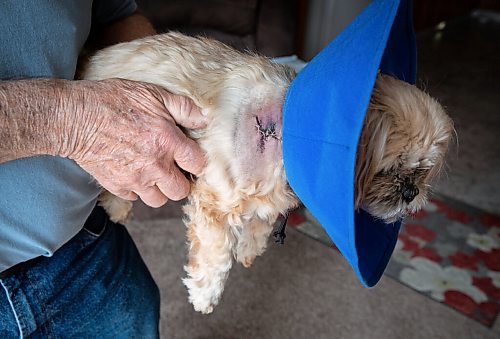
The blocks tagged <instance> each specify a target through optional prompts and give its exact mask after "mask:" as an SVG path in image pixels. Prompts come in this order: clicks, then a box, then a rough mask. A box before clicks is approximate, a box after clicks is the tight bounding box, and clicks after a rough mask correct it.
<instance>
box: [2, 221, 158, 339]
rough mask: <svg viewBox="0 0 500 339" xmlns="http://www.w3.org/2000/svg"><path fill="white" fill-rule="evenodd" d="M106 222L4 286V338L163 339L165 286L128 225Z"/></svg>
mask: <svg viewBox="0 0 500 339" xmlns="http://www.w3.org/2000/svg"><path fill="white" fill-rule="evenodd" d="M102 223H104V225H97V227H96V226H95V225H94V226H93V227H92V230H90V229H89V227H87V228H84V229H83V230H82V231H80V232H79V233H78V234H77V235H76V236H75V237H74V238H73V239H71V240H70V241H69V242H68V243H66V244H65V245H64V246H63V247H61V248H60V249H59V250H58V251H56V252H55V254H54V256H52V257H39V258H37V259H35V260H36V262H35V263H34V264H32V265H28V266H27V267H26V268H22V269H20V270H19V271H17V272H16V273H15V274H13V275H10V276H7V277H5V278H3V279H2V280H0V283H1V287H0V337H2V338H16V337H20V335H19V333H20V332H21V333H22V335H21V337H30V338H48V337H51V338H52V337H55V338H61V337H63V338H157V337H158V322H159V308H160V305H159V302H160V295H159V291H158V287H157V286H156V284H155V282H154V281H153V279H152V277H151V275H150V273H149V271H148V269H147V268H146V266H145V264H144V262H143V261H142V259H141V256H140V254H139V252H138V251H137V248H136V246H135V244H134V242H133V240H132V238H131V237H130V235H129V234H128V232H127V230H126V229H125V227H124V226H122V225H120V224H115V223H112V222H111V221H109V220H106V221H105V222H101V224H102ZM97 233H100V234H97Z"/></svg>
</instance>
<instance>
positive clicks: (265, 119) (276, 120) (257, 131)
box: [234, 98, 283, 180]
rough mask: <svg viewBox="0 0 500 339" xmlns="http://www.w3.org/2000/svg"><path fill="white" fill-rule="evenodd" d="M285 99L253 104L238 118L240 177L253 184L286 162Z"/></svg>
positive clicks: (236, 140)
mask: <svg viewBox="0 0 500 339" xmlns="http://www.w3.org/2000/svg"><path fill="white" fill-rule="evenodd" d="M282 101H283V100H282V99H277V98H273V99H271V100H269V101H268V102H265V103H257V104H251V105H250V106H249V107H247V108H246V110H245V112H244V113H243V114H241V115H240V116H239V117H238V120H237V121H238V123H237V124H236V132H235V140H234V142H235V149H237V150H238V152H237V153H236V158H237V160H238V163H239V164H240V173H243V174H244V176H245V177H247V178H248V179H249V180H259V179H260V178H262V177H264V176H266V175H267V174H268V173H269V171H270V167H272V166H274V165H273V164H274V163H275V162H276V161H280V160H281V158H282V152H281V132H282V120H281V115H282V114H281V110H282Z"/></svg>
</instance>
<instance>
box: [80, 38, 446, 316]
mask: <svg viewBox="0 0 500 339" xmlns="http://www.w3.org/2000/svg"><path fill="white" fill-rule="evenodd" d="M293 77H294V72H293V71H292V70H291V69H290V68H289V67H287V66H284V65H280V64H277V63H274V62H272V61H270V60H269V59H267V58H264V57H262V56H258V55H255V54H249V53H241V52H238V51H236V50H234V49H232V48H230V47H228V46H226V45H224V44H222V43H220V42H217V41H214V40H211V39H207V38H192V37H187V36H185V35H182V34H179V33H167V34H162V35H157V36H153V37H148V38H144V39H140V40H136V41H132V42H128V43H122V44H118V45H115V46H112V47H109V48H107V49H104V50H102V51H100V52H98V53H97V54H96V55H95V56H93V57H92V58H91V59H90V61H89V62H88V64H87V65H86V67H85V68H84V73H83V78H85V79H91V80H101V79H106V78H124V79H129V80H136V81H145V82H150V83H154V84H157V85H160V86H162V87H164V88H165V89H167V90H168V91H170V92H172V93H175V94H180V95H184V96H187V97H189V98H191V99H192V100H193V101H194V103H195V104H196V105H198V106H199V107H201V108H207V109H208V111H209V113H208V114H209V118H210V122H209V124H208V126H207V127H206V128H205V129H204V130H203V131H199V130H197V131H187V133H188V134H189V135H190V136H191V137H192V138H194V139H195V140H197V142H198V143H199V145H200V146H201V147H202V148H203V150H204V151H205V152H206V156H207V166H206V168H205V169H204V171H203V173H202V174H201V175H200V176H199V177H198V178H197V179H196V180H195V181H194V182H193V184H192V188H191V193H190V195H189V198H188V203H187V205H186V206H185V207H184V211H185V213H186V218H185V223H186V225H187V228H188V231H187V238H188V242H189V261H188V264H187V265H186V266H185V270H186V272H187V275H188V277H187V278H185V279H184V284H185V285H186V286H187V288H188V290H189V301H190V302H191V303H192V304H193V305H194V308H195V310H197V311H201V312H202V313H210V312H212V310H213V307H214V306H215V305H217V303H218V302H219V299H220V297H221V294H222V292H223V290H224V283H225V281H226V279H227V276H228V273H229V270H230V268H231V266H232V261H233V257H234V258H235V259H236V260H237V261H239V262H240V263H242V264H243V265H244V266H245V267H249V266H250V265H251V264H252V262H253V260H254V259H255V257H256V256H258V255H260V254H262V253H263V251H264V250H265V248H266V243H267V239H268V237H269V234H270V233H271V231H272V227H273V224H274V222H275V221H276V219H277V218H278V216H279V215H280V214H286V213H287V211H289V210H290V209H293V208H295V207H296V206H297V205H298V199H297V197H296V196H295V195H294V193H293V192H292V190H291V189H290V187H289V186H288V184H287V180H286V177H285V171H284V167H283V160H282V153H281V109H282V104H283V100H284V96H285V93H286V90H287V88H288V85H289V84H290V82H291V80H292V79H293ZM451 134H452V123H451V120H450V119H449V118H448V117H447V115H446V114H445V112H444V111H443V109H442V108H441V106H440V105H439V104H438V103H437V102H436V101H435V100H433V99H432V98H430V97H429V96H428V95H427V94H425V93H423V92H422V91H420V90H418V89H417V88H416V87H414V86H411V85H408V84H406V83H404V82H401V81H398V80H395V79H393V78H391V77H388V76H384V75H379V76H378V78H377V82H376V86H375V90H374V94H373V96H372V100H371V103H370V107H369V109H368V112H367V116H366V122H365V126H364V128H363V132H362V136H361V140H360V146H359V150H358V160H357V165H356V201H355V206H356V208H364V209H366V210H367V211H369V212H370V213H372V214H373V215H375V216H377V217H379V218H382V219H385V220H387V221H394V220H396V219H398V218H401V217H403V216H405V215H406V214H408V213H409V212H415V211H417V210H418V209H420V208H421V207H422V205H423V204H424V203H425V200H426V194H427V191H428V183H429V180H430V179H431V178H432V177H433V176H434V175H435V174H436V172H437V170H438V169H439V167H440V165H441V163H442V160H443V155H444V153H445V151H446V149H447V146H448V141H449V139H450V137H451ZM101 204H102V205H103V206H104V207H105V208H106V210H107V211H108V213H109V214H110V216H111V217H112V218H113V219H114V220H118V221H120V220H123V219H125V218H126V217H127V216H128V214H129V212H130V209H131V203H130V202H127V201H124V200H121V199H119V198H117V197H114V196H112V195H111V194H109V193H106V194H103V195H102V196H101Z"/></svg>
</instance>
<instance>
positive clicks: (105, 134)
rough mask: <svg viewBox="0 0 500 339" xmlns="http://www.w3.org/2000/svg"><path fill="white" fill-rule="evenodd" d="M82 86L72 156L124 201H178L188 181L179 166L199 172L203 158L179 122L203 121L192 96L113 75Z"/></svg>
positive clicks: (194, 123)
mask: <svg viewBox="0 0 500 339" xmlns="http://www.w3.org/2000/svg"><path fill="white" fill-rule="evenodd" d="M81 83H82V84H83V85H82V86H84V87H85V88H84V90H85V92H84V93H85V94H84V107H80V108H79V109H77V111H81V114H80V113H78V116H80V115H82V118H81V119H77V122H79V124H75V126H74V127H73V131H72V133H73V134H76V135H78V137H76V140H75V142H74V144H75V145H74V146H73V147H72V148H73V151H72V152H71V155H70V158H72V159H74V160H75V161H76V162H77V163H78V165H80V166H81V167H82V168H83V169H84V170H86V171H87V172H88V173H90V174H91V175H92V176H93V177H94V178H95V179H96V180H97V181H98V182H99V183H100V184H101V185H102V186H103V187H104V188H105V189H107V190H108V191H110V192H111V193H113V194H115V195H117V196H119V197H121V198H123V199H127V200H135V199H137V197H138V196H139V197H140V198H141V199H142V200H143V201H144V202H145V203H146V204H147V205H149V206H152V207H159V206H161V205H163V204H165V203H166V202H167V201H168V199H171V200H180V199H182V198H185V197H186V196H187V195H188V194H189V189H190V185H189V182H188V180H187V179H186V178H185V176H184V174H183V173H182V172H181V171H180V169H179V167H180V168H182V169H183V170H185V171H187V172H190V173H193V174H195V175H199V174H200V172H201V171H202V169H203V167H204V164H205V159H204V154H203V152H202V150H201V149H200V148H199V146H198V145H197V144H196V143H195V142H194V141H193V140H191V139H189V138H188V137H186V135H185V134H184V133H183V132H182V131H181V129H180V128H179V127H178V126H177V125H180V126H183V127H186V128H190V129H196V128H202V127H205V126H206V123H207V119H206V117H205V116H203V115H202V114H201V111H200V109H199V108H198V107H197V106H195V105H194V104H193V103H192V102H191V100H189V99H188V98H185V97H182V96H176V95H173V94H171V93H169V92H167V91H165V90H163V89H161V88H159V87H156V86H154V85H150V84H146V83H141V82H134V81H127V80H121V79H111V80H104V81H99V82H84V81H82V82H81Z"/></svg>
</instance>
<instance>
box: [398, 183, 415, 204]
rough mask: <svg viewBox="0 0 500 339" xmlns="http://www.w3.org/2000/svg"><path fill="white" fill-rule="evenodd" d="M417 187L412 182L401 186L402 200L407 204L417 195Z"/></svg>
mask: <svg viewBox="0 0 500 339" xmlns="http://www.w3.org/2000/svg"><path fill="white" fill-rule="evenodd" d="M418 192H419V191H418V187H417V186H415V185H414V184H410V183H407V184H405V185H404V187H403V192H402V195H403V200H404V201H405V202H406V203H407V204H409V203H410V202H412V201H413V199H415V197H416V196H417V195H418Z"/></svg>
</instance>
